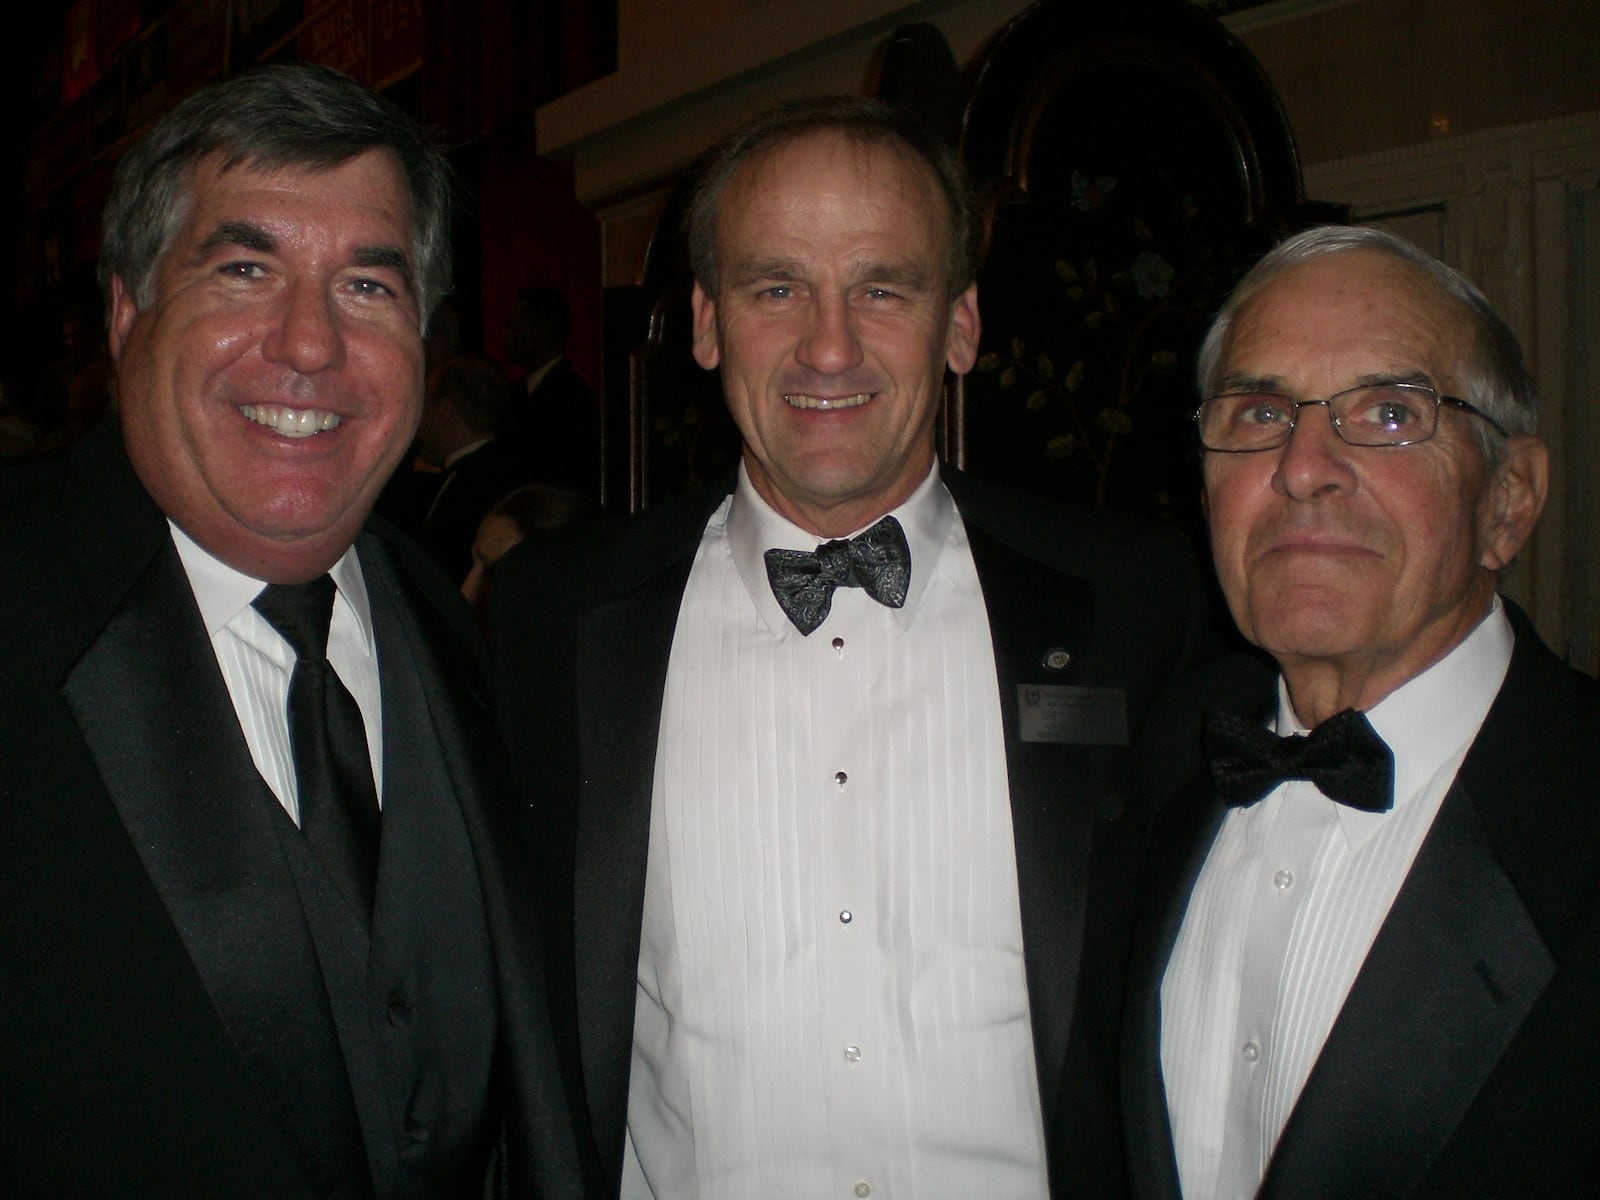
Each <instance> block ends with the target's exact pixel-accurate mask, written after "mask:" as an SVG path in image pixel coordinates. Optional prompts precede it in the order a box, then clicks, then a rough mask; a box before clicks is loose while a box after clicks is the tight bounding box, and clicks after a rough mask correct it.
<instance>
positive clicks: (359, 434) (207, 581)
mask: <svg viewBox="0 0 1600 1200" xmlns="http://www.w3.org/2000/svg"><path fill="white" fill-rule="evenodd" d="M448 199H449V183H448V169H447V167H446V164H445V161H444V159H443V158H442V156H441V155H440V153H439V152H438V150H437V149H435V148H434V147H433V146H432V144H431V143H430V142H429V141H428V140H427V139H426V138H425V137H424V136H423V134H422V133H421V131H420V130H419V128H418V127H417V126H416V125H415V123H414V122H412V121H411V120H410V118H408V117H407V116H405V114H404V113H402V112H401V111H400V110H399V109H397V108H396V107H395V106H394V105H393V104H391V103H389V102H388V101H386V100H383V99H382V98H380V97H379V96H377V95H375V94H374V93H372V92H370V91H368V90H367V89H365V88H363V87H361V86H360V85H358V84H357V83H355V82H354V81H353V80H351V79H349V78H348V77H347V76H343V75H340V74H338V73H336V72H333V71H330V70H327V69H324V68H317V67H287V66H283V67H271V68H266V69H262V70H259V71H253V72H250V73H247V74H245V75H241V76H239V77H237V78H235V79H232V80H230V81H228V82H226V83H223V84H219V85H215V86H213V87H209V88H206V89H204V90H202V91H200V92H198V93H196V94H195V95H194V96H192V97H190V98H189V99H188V100H186V101H184V102H183V103H182V104H181V105H179V106H178V107H177V108H176V109H174V110H173V111H172V112H171V113H169V114H168V115H167V116H166V117H164V118H163V119H162V120H161V121H160V122H158V123H157V124H156V126H155V127H154V128H153V129H152V130H151V131H150V132H149V133H148V134H147V135H146V136H145V137H144V138H143V139H142V140H141V141H140V142H139V143H137V144H136V145H135V146H134V147H133V148H132V149H131V150H129V152H128V153H127V154H126V155H125V156H124V157H123V159H122V160H121V162H120V163H119V165H118V167H117V170H116V173H115V175H114V177H113V180H112V184H111V192H110V197H109V199H108V201H107V206H106V214H105V238H104V253H103V256H102V264H101V266H102V277H103V282H104V284H105V287H106V296H107V303H108V306H109V317H110V320H109V340H110V347H111V354H112V358H113V359H114V360H115V363H116V376H117V389H118V397H119V402H120V403H119V409H120V415H121V429H120V430H118V429H115V428H107V429H105V430H104V431H103V432H102V434H101V435H98V436H95V437H91V438H89V439H87V440H86V441H85V442H83V443H82V444H81V445H80V446H79V447H78V448H77V449H75V450H74V452H73V453H72V455H71V456H70V457H69V458H67V459H65V460H64V461H61V462H55V463H41V464H37V465H34V466H30V467H28V468H25V469H19V470H17V471H15V472H13V473H10V474H9V475H8V476H7V477H6V478H5V479H4V480H3V483H0V487H3V491H0V514H3V522H4V524H3V527H0V630H3V631H0V673H3V683H4V686H3V688H0V694H3V700H0V705H3V719H0V764H3V765H0V822H3V825H0V854H3V855H4V868H3V870H0V880H3V885H0V886H3V891H0V908H3V909H4V911H5V914H6V920H5V926H4V931H5V932H4V940H3V943H0V970H3V971H4V974H5V983H4V996H5V1001H4V1012H5V1018H4V1021H3V1022H0V1071H3V1076H0V1087H3V1107H4V1111H5V1116H4V1120H3V1122H0V1127H3V1131H4V1132H3V1139H4V1140H3V1149H0V1173H3V1176H4V1184H3V1189H4V1190H5V1191H6V1192H7V1193H8V1194H17V1195H100V1194H116V1195H149V1196H173V1197H177V1196H230V1197H247V1196H248V1197H262V1198H263V1200H265V1198H269V1197H270V1198H273V1200H284V1198H286V1197H299V1196H321V1197H335V1196H337V1197H373V1198H375V1200H384V1198H388V1197H395V1198H400V1197H406V1198H410V1197H416V1198H419V1200H420V1198H422V1197H438V1196H469V1195H478V1194H481V1193H482V1190H483V1188H484V1186H485V1181H486V1179H487V1177H488V1171H489V1167H490V1163H491V1159H492V1157H493V1155H494V1152H495V1149H496V1147H497V1146H499V1145H501V1144H503V1145H504V1146H505V1148H506V1149H505V1154H504V1156H503V1158H502V1162H503V1165H504V1174H503V1181H504V1183H505V1185H506V1186H507V1187H508V1188H509V1189H511V1190H512V1191H513V1192H514V1193H515V1194H519V1195H576V1194H577V1192H578V1185H577V1183H576V1178H575V1170H576V1162H575V1156H574V1155H573V1153H572V1150H571V1145H570V1128H569V1126H568V1124H567V1118H566V1110H565V1106H564V1103H563V1102H562V1098H561V1094H560V1089H559V1085H558V1084H555V1072H554V1049H553V1046H552V1045H551V1043H550V1038H549V1027H548V1022H547V1019H546V1017H545V1012H544V1007H543V1004H544V997H543V985H542V982H541V980H540V977H539V963H538V959H537V957H536V953H535V949H536V942H537V934H536V932H535V931H534V930H533V929H532V928H531V927H530V926H529V925H528V923H527V917H526V913H527V906H526V905H525V904H521V903H517V902H516V899H515V898H516V897H517V896H518V895H520V889H521V887H522V886H523V885H522V884H521V882H520V876H519V874H518V871H519V866H518V863H517V861H516V860H515V859H514V858H511V857H509V856H508V855H507V854H506V853H505V847H506V846H507V845H508V844H509V839H507V838H506V837H504V836H503V835H502V834H501V832H500V831H499V829H498V826H497V822H498V821H499V820H500V819H501V817H500V815H499V809H500V806H501V805H502V803H503V801H504V791H503V787H502V781H503V771H504V768H503V765H502V764H501V763H500V760H499V758H498V753H499V751H498V746H497V744H496V742H495V739H494V735H493V730H492V725H491V722H490V718H489V714H488V710H487V707H486V703H485V689H484V685H483V682H482V679H481V665H480V663H479V661H478V657H477V655H476V654H475V651H474V648H473V641H472V630H471V622H470V618H469V616H468V614H467V612H466V610H465V609H464V607H463V606H462V605H461V604H460V601H459V597H457V596H456V595H455V594H454V592H453V590H452V589H450V588H449V587H448V586H447V583H446V581H445V580H444V579H443V578H442V577H441V576H439V575H437V573H435V572H434V571H433V570H432V568H431V567H430V566H429V565H427V564H425V563H423V562H422V561H421V559H420V556H419V554H418V552H417V551H416V550H415V549H414V548H408V546H407V544H405V543H404V540H403V539H398V538H395V537H394V536H392V534H391V532H390V531H388V530H386V529H384V528H383V527H382V526H381V525H369V524H368V515H369V512H370V510H371V507H372V503H373V500H374V499H375V497H376V496H377V493H378V490H379V489H380V488H381V487H382V485H383V482H384V480H385V479H386V478H387V477H388V475H389V472H390V471H391V470H392V469H393V467H394V465H395V464H396V463H397V462H398V461H399V460H400V458H401V457H402V456H403V455H404V454H405V452H406V448H407V446H408V445H409V444H410V442H411V438H412V434H413V433H414V431H415V430H416V427H417V417H418V412H419V410H420V406H421V400H422V361H423V354H422V333H423V329H424V327H425V325H426V319H427V314H428V312H429V310H430V308H431V306H432V305H433V304H434V303H436V302H437V301H438V299H439V298H440V296H441V295H442V293H443V291H444V290H445V288H447V287H448V284H449V275H450V255H449V244H448V235H449V206H448Z"/></svg>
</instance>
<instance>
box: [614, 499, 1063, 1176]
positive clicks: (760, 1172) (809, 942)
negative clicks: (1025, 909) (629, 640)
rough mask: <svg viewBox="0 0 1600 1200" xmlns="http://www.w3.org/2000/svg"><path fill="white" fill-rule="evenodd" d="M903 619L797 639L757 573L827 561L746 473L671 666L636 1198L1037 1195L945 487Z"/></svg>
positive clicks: (848, 623)
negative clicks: (768, 564)
mask: <svg viewBox="0 0 1600 1200" xmlns="http://www.w3.org/2000/svg"><path fill="white" fill-rule="evenodd" d="M894 515H895V516H896V517H898V519H899V520H900V521H901V523H902V525H903V527H904V529H905V532H906V537H907V541H908V542H909V545H910V548H911V585H910V590H909V595H908V598H907V601H906V604H905V607H904V608H902V609H898V610H895V609H889V608H885V607H883V606H881V605H879V604H877V603H876V602H875V601H873V600H872V599H871V598H870V597H868V596H867V595H866V594H865V593H863V592H862V591H861V590H860V589H859V588H840V589H839V590H838V591H837V592H836V593H835V595H834V599H833V607H832V611H831V613H830V614H829V616H828V618H827V619H826V620H825V621H824V622H823V624H822V626H821V627H820V628H819V629H817V630H816V631H815V632H813V633H812V634H811V635H810V636H809V637H804V636H802V635H801V634H800V633H799V631H798V630H797V629H795V628H794V627H793V625H791V624H790V622H789V620H788V618H787V617H785V616H784V614H783V611H782V610H781V609H780V608H779V607H778V605H777V602H776V601H775V600H774V599H773V596H772V593H771V590H770V588H769V587H768V584H767V580H766V573H765V568H764V565H763V559H762V555H763V553H764V551H766V550H767V549H769V548H773V547H782V548H787V549H797V550H812V549H815V548H816V546H817V543H818V541H819V540H820V539H818V538H817V537H815V536H814V535H811V534H808V533H806V532H804V531H803V530H800V529H798V528H797V527H795V526H793V525H791V524H789V523H788V522H787V521H785V520H783V519H782V518H781V517H779V516H778V515H777V514H776V513H774V512H773V511H772V510H771V509H770V508H769V507H768V506H767V505H766V504H765V503H764V502H763V501H762V500H761V499H760V498H759V497H758V496H757V495H756V494H755V492H754V490H753V489H752V487H751V486H750V483H749V481H748V479H747V478H746V477H745V476H744V473H743V471H742V470H741V472H740V478H739V483H738V487H737V490H736V492H735V495H734V496H733V497H731V498H730V500H729V502H727V503H725V504H724V505H723V506H722V507H721V508H720V509H719V510H718V511H717V513H716V514H714V515H713V517H712V519H711V521H710V523H709V524H708V526H707V528H706V531H705V534H704V537H703V539H702V542H701V546H700V550H699V553H698V556H697V558H696V559H695V563H694V566H693V569H692V572H691V574H690V577H689V582H688V587H687V590H686V592H685V594H684V597H683V603H682V608H681V610H680V614H679V618H678V625H677V632H676V635H675V638H674V641H673V648H672V656H671V660H670V664H669V667H668V672H667V683H666V693H665V701H664V706H663V714H662V724H661V732H660V740H659V750H658V752H657V759H656V772H655V788H654V796H653V801H652V803H653V807H652V815H651V829H650V854H649V863H648V868H647V873H646V884H645V912H644V927H643V934H642V939H641V947H640V956H639V975H638V992H637V1009H636V1013H637V1015H636V1022H635V1031H634V1055H633V1074H632V1083H631V1091H630V1095H629V1104H628V1149H627V1156H626V1160H625V1164H624V1171H623V1188H622V1194H623V1196H625V1197H654V1198H655V1200H679V1198H686V1197H703V1198H704V1200H716V1198H719V1197H727V1198H730V1200H731V1198H738V1200H747V1198H749V1197H753V1196H760V1197H763V1200H781V1198H783V1197H794V1198H795V1200H821V1198H825V1197H840V1198H841V1200H844V1198H862V1197H872V1198H874V1200H883V1198H891V1197H904V1198H907V1200H910V1198H912V1197H915V1198H916V1200H939V1198H940V1197H949V1198H950V1200H957V1198H960V1200H970V1198H971V1197H973V1196H979V1195H981V1196H985V1197H997V1198H1007V1197H1016V1198H1022V1197H1033V1198H1036V1197H1042V1196H1043V1195H1044V1194H1045V1186H1046V1185H1045V1165H1044V1151H1043V1136H1042V1133H1041V1118H1040V1109H1039V1099H1038V1088H1037V1082H1036V1080H1037V1074H1036V1071H1035V1065H1034V1056H1033V1045H1032V1034H1031V1027H1030V1024H1029V1016H1028V996H1027V987H1026V981H1025V978H1024V972H1023V959H1022V931H1021V919H1020V912H1019V907H1018V899H1017V877H1016V863H1015V855H1014V851H1013V844H1012V829H1011V812H1010V800H1009V794H1008V790H1007V783H1006V762H1005V748H1004V744H1003V738H1002V732H1001V723H1000V710H999V699H998V694H997V684H996V678H995V668H994V654H993V650H992V646H991V641H990V635H989V627H988V621H987V616H986V613H985V609H984V605H983V599H982V594H981V592H980V589H979V586H978V579H977V575H976V572H975V569H974V567H973V562H972V555H971V552H970V549H969V547H968V544H967V539H966V532H965V529H964V528H963V526H962V523H961V520H960V518H959V516H958V514H957V512H956V509H955V505H954V503H953V502H952V500H951V499H950V496H949V493H948V492H947V491H946V490H945V488H944V485H943V484H942V483H941V482H940V481H939V479H938V476H937V474H936V473H934V472H930V474H929V476H928V479H927V480H926V481H925V482H924V483H923V484H922V485H921V487H920V488H919V489H918V491H917V492H916V493H915V494H914V495H913V496H912V497H911V498H910V499H909V500H908V501H907V502H906V504H904V505H903V506H902V507H901V508H900V509H898V510H896V512H895V514H894Z"/></svg>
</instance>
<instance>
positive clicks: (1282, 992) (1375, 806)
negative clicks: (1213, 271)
mask: <svg viewBox="0 0 1600 1200" xmlns="http://www.w3.org/2000/svg"><path fill="white" fill-rule="evenodd" d="M1199 377H1200V382H1201V388H1202V395H1203V397H1204V401H1203V403H1202V404H1201V405H1200V408H1199V411H1198V413H1197V414H1196V420H1197V422H1198V425H1199V433H1200V441H1201V444H1202V445H1203V446H1204V447H1205V450H1204V486H1205V498H1206V504H1207V512H1208V516H1209V520H1210V524H1211V533H1212V544H1213V550H1214V554H1215V559H1216V566H1217V573H1218V576H1219V578H1220V580H1221V583H1222V589H1223V592H1224V593H1225V594H1226V596H1227V599H1228V604H1229V607H1230V608H1231V610H1232V612H1233V616H1234V619H1235V620H1236V622H1237V623H1238V625H1239V628H1240V630H1241V631H1242V632H1243V633H1244V635H1245V637H1246V638H1248V639H1249V640H1250V641H1251V642H1253V643H1255V644H1256V645H1257V646H1259V647H1261V648H1262V649H1264V650H1266V651H1268V652H1269V653H1270V654H1271V656H1272V657H1273V659H1274V660H1276V663H1277V666H1278V669H1279V675H1278V688H1277V692H1276V699H1275V701H1270V700H1269V699H1268V698H1267V697H1266V696H1265V695H1263V696H1261V697H1260V699H1261V701H1262V703H1263V704H1265V705H1266V706H1267V707H1266V712H1267V714H1268V715H1267V716H1266V717H1265V718H1263V717H1262V716H1260V715H1257V716H1256V717H1254V718H1253V719H1252V718H1249V717H1245V716H1241V715H1240V714H1238V713H1232V712H1222V711H1216V712H1213V713H1211V714H1209V715H1208V717H1207V719H1206V721H1205V724H1204V740H1205V743H1206V748H1207V752H1208V754H1209V756H1210V761H1211V772H1210V774H1209V775H1208V776H1206V777H1204V778H1201V779H1199V780H1197V781H1196V782H1195V784H1194V786H1193V787H1192V788H1191V789H1190V790H1189V791H1188V792H1186V793H1184V794H1182V795H1181V796H1180V798H1179V799H1178V800H1176V801H1174V802H1173V803H1172V804H1171V805H1170V806H1168V808H1167V809H1166V810H1165V811H1164V812H1163V813H1162V815H1161V817H1160V819H1159V821H1158V824H1157V827H1156V831H1155V841H1154V844H1153V848H1152V851H1151V863H1150V867H1149V878H1150V880H1151V887H1150V892H1149V895H1148V896H1147V898H1146V904H1147V910H1146V912H1145V913H1144V914H1143V915H1142V916H1141V918H1140V924H1139V933H1138V938H1137V940H1136V942H1135V946H1134V951H1133V966H1132V968H1131V972H1130V985H1129V996H1130V1001H1129V1012H1128V1017H1127V1020H1126V1023H1125V1032H1124V1037H1125V1055H1124V1103H1125V1107H1126V1111H1127V1125H1128V1141H1129V1155H1130V1158H1129V1162H1130V1166H1131V1169H1132V1172H1133V1176H1134V1181H1135V1192H1136V1194H1137V1195H1139V1196H1141V1197H1175V1196H1178V1195H1179V1194H1180V1193H1181V1194H1182V1195H1183V1196H1184V1197H1186V1198H1189V1200H1213V1198H1215V1200H1238V1198H1240V1197H1251V1196H1258V1195H1259V1196H1262V1197H1283V1198H1289V1197H1293V1198H1294V1200H1303V1198H1306V1197H1329V1198H1330V1200H1331V1198H1333V1197H1353V1196H1424V1195H1425V1196H1441V1197H1443V1196H1452V1197H1454V1196H1535V1195H1537V1196H1572V1195H1581V1194H1588V1193H1592V1192H1593V1190H1594V1188H1595V1186H1596V1182H1597V1180H1600V1082H1597V1081H1600V1020H1597V1019H1596V1011H1597V1010H1596V1006H1595V996H1596V995H1597V994H1600V907H1597V900H1600V870H1597V866H1596V863H1597V856H1600V804H1597V803H1596V786H1597V785H1596V780H1597V779H1600V689H1597V688H1596V686H1595V683H1594V680H1592V679H1590V678H1588V677H1587V676H1584V675H1580V674H1579V673H1577V672H1575V671H1571V670H1569V669H1568V668H1567V667H1565V666H1564V665H1563V664H1562V663H1561V662H1559V661H1558V660H1557V659H1556V658H1555V656H1554V655H1552V654H1551V653H1550V651H1549V650H1548V649H1546V648H1545V646H1544V644H1543V643H1542V642H1541V641H1540V640H1539V638H1538V636H1537V634H1535V632H1534V630H1533V627H1532V625H1531V624H1530V622H1529V620H1528V618H1527V617H1526V616H1525V615H1524V614H1523V613H1522V611H1521V610H1520V609H1518V608H1517V607H1516V605H1515V604H1513V603H1512V602H1511V601H1509V600H1506V599H1504V598H1501V597H1499V596H1498V595H1497V594H1496V586H1497V579H1498V572H1499V571H1500V570H1501V569H1502V568H1504V567H1505V566H1506V564H1507V563H1509V562H1510V561H1511V560H1512V558H1513V557H1514V556H1515V555H1516V554H1517V553H1518V551H1519V550H1520V549H1521V548H1522V546H1523V544H1524V542H1525V541H1526V540H1527V538H1528V536H1529V534H1530V533H1531V532H1532V530H1533V527H1534V523H1535V522H1536V521H1537V520H1538V518H1539V514H1540V511H1541V509H1542V507H1543V505H1544V501H1545V492H1546V477H1547V452H1546V449H1545V446H1544V444H1543V443H1542V442H1541V441H1540V440H1539V439H1538V438H1537V437H1535V436H1534V433H1533V431H1534V418H1535V412H1534V395H1533V387H1532V382H1531V380H1530V379H1529V377H1528V374H1527V371H1526V370H1525V368H1524V366H1523V363H1522V355H1521V350H1520V348H1519V347H1518V345H1517V341H1516V338H1515V336H1514V335H1513V334H1512V333H1511V331H1510V330H1509V329H1508V328H1507V327H1506V325H1505V323H1504V322H1503V321H1501V320H1500V318H1499V317H1498V316H1496V315H1495V313H1494V312H1493V310H1492V309H1491V308H1490V307H1489V304H1488V302H1487V301H1486V300H1485V299H1484V298H1483V296H1482V294H1481V293H1480V292H1479V291H1478V290H1477V289H1476V288H1475V287H1473V285H1472V284H1471V283H1470V282H1468V281H1467V280H1466V279H1465V278H1464V277H1462V276H1461V275H1460V274H1459V273H1458V272H1456V271H1454V270H1452V269H1451V268H1449V267H1446V266H1444V265H1443V264H1442V263H1439V262H1438V261H1436V260H1435V259H1433V258H1432V257H1430V256H1429V255H1427V254H1425V253H1423V252H1422V251H1421V250H1419V249H1417V248H1416V247H1415V246H1413V245H1411V244H1410V243H1409V242H1405V241H1403V240H1402V239H1400V238H1397V237H1395V236H1393V235H1390V234H1387V233H1384V232H1381V231H1379V230H1374V229H1362V228H1347V227H1332V226H1330V227H1323V228H1318V229H1313V230H1309V231H1307V232H1305V233H1302V234H1300V235H1297V236H1296V237H1293V238H1290V239H1289V240H1288V241H1286V242H1285V243H1283V244H1282V245H1281V246H1279V247H1278V248H1277V249H1276V250H1274V251H1272V252H1271V253H1270V254H1268V255H1267V256H1266V257H1265V258H1264V259H1263V260H1262V261H1261V263H1260V264H1258V265H1257V266H1256V267H1255V268H1254V269H1253V270H1252V271H1251V272H1250V273H1249V274H1248V275H1247V276H1246V277H1245V278H1244V280H1243V281H1242V282H1241V283H1240V284H1239V286H1238V288H1237V289H1236V290H1235V292H1234V293H1233V295H1232V296H1231V297H1230V298H1229V300H1228V301H1227V303H1226V304H1224V305H1223V308H1222V311H1221V313H1220V314H1219V315H1218V317H1217V318H1216V321H1215V323H1214V324H1213V326H1212V328H1211V330H1210V332H1209V333H1208V335H1207V338H1206V340H1205V343H1204V345H1203V347H1202V350H1201V356H1200V363H1199ZM1264 726H1266V727H1264Z"/></svg>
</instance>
